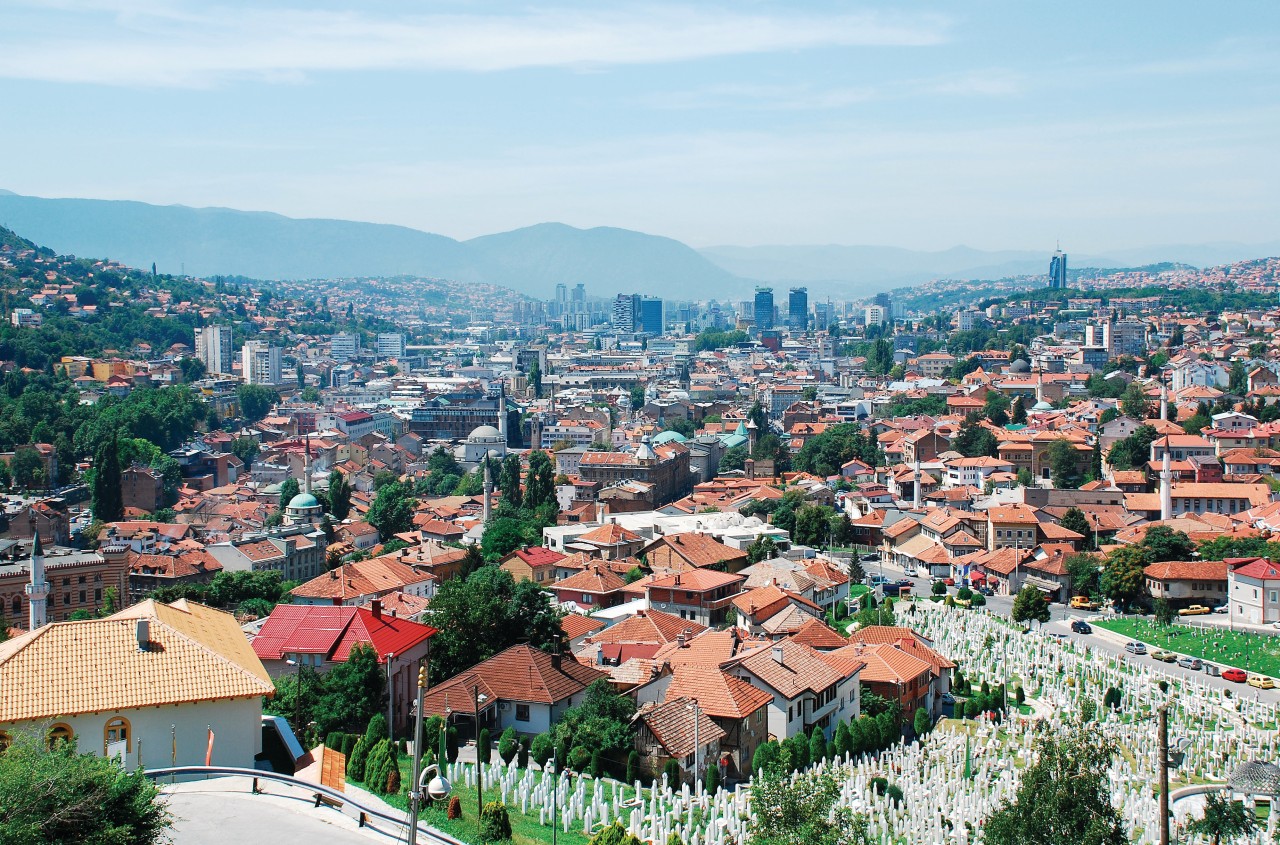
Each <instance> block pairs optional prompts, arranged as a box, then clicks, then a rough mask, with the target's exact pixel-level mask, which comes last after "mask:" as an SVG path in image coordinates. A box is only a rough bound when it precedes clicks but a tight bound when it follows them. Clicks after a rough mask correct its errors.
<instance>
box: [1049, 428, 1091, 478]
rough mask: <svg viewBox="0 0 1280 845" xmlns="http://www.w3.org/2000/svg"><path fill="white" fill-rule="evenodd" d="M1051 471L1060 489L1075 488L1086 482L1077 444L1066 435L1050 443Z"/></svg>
mask: <svg viewBox="0 0 1280 845" xmlns="http://www.w3.org/2000/svg"><path fill="white" fill-rule="evenodd" d="M1049 472H1050V476H1051V477H1052V479H1053V486H1054V487H1057V488H1058V489H1059V490H1074V489H1076V488H1077V487H1079V486H1080V485H1081V484H1082V483H1083V482H1084V474H1083V473H1081V472H1080V461H1079V459H1078V458H1077V456H1076V447H1075V444H1074V443H1072V442H1071V441H1070V440H1068V439H1066V438H1065V437H1059V438H1058V439H1056V440H1054V441H1053V442H1052V443H1050V444H1049Z"/></svg>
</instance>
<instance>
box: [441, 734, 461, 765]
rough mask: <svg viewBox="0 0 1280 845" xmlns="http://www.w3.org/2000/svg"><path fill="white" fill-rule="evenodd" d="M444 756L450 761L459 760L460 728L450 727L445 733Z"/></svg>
mask: <svg viewBox="0 0 1280 845" xmlns="http://www.w3.org/2000/svg"><path fill="white" fill-rule="evenodd" d="M444 756H445V757H447V758H449V762H450V763H456V762H458V729H457V728H452V727H451V728H449V729H448V730H447V731H445V734H444Z"/></svg>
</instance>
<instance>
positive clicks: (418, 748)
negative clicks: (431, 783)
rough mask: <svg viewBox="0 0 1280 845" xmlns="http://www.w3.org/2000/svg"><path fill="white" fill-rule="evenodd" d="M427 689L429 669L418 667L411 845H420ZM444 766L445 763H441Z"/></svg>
mask: <svg viewBox="0 0 1280 845" xmlns="http://www.w3.org/2000/svg"><path fill="white" fill-rule="evenodd" d="M426 689H427V669H426V667H425V666H420V667H418V699H417V701H418V707H417V710H416V711H415V715H416V718H415V719H414V720H413V781H412V783H411V784H410V785H409V845H418V803H419V802H420V801H421V800H422V785H421V784H420V783H419V782H418V781H419V780H420V779H421V778H422V706H423V705H422V699H423V694H424V693H425V692H426ZM441 765H443V761H441Z"/></svg>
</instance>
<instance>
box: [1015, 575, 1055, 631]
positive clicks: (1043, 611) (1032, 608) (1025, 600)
mask: <svg viewBox="0 0 1280 845" xmlns="http://www.w3.org/2000/svg"><path fill="white" fill-rule="evenodd" d="M1031 620H1035V621H1037V622H1048V621H1049V603H1048V602H1046V601H1045V600H1044V593H1042V592H1040V590H1038V589H1036V588H1035V587H1033V586H1031V585H1030V584H1028V585H1027V586H1025V587H1023V588H1022V589H1021V590H1019V591H1018V595H1017V596H1016V597H1015V598H1014V600H1013V621H1014V622H1029V621H1031Z"/></svg>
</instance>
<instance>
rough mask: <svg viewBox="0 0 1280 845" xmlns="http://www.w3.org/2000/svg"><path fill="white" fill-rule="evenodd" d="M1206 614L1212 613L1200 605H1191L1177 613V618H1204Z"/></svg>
mask: <svg viewBox="0 0 1280 845" xmlns="http://www.w3.org/2000/svg"><path fill="white" fill-rule="evenodd" d="M1206 613H1213V611H1212V610H1210V609H1209V608H1207V607H1205V606H1204V605H1202V604H1193V605H1191V606H1190V607H1184V608H1182V610H1179V611H1178V615H1179V616H1204V615H1205V614H1206Z"/></svg>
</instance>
